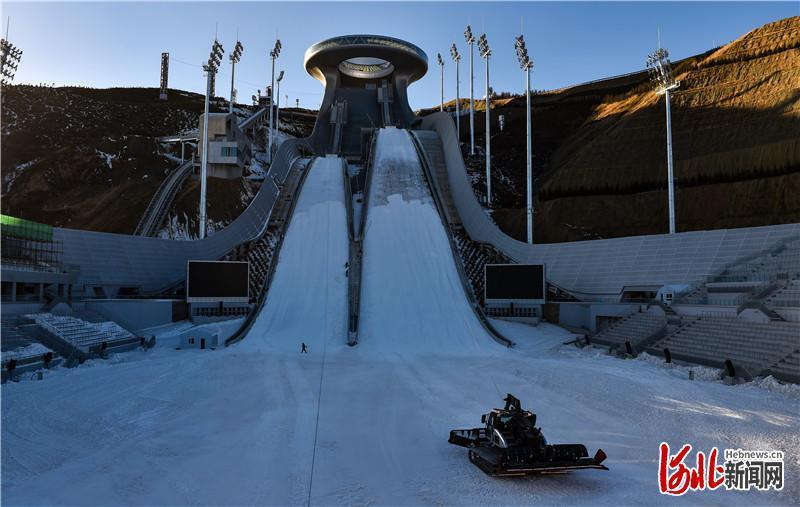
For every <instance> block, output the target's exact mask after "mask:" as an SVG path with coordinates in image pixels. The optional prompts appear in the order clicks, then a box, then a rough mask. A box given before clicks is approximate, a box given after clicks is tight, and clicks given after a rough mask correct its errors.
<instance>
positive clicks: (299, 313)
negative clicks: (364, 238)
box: [242, 157, 348, 353]
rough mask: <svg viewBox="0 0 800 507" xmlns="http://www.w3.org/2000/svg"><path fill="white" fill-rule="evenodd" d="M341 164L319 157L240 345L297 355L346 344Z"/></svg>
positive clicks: (345, 249)
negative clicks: (264, 298)
mask: <svg viewBox="0 0 800 507" xmlns="http://www.w3.org/2000/svg"><path fill="white" fill-rule="evenodd" d="M344 199H345V197H344V180H343V176H342V161H341V160H340V159H339V158H335V157H327V158H318V159H316V161H315V162H314V166H313V167H312V168H311V169H310V173H309V175H308V177H307V178H306V182H305V184H304V185H303V190H302V193H301V194H300V198H299V200H298V202H297V205H296V206H295V210H294V215H293V216H292V219H291V223H290V224H289V229H288V231H287V233H286V238H285V239H284V243H283V246H282V248H281V254H280V259H279V260H278V265H277V270H276V272H275V277H274V278H273V280H272V285H271V286H270V290H269V293H268V295H267V301H266V305H265V306H264V309H263V310H262V311H261V314H260V315H259V316H258V319H257V320H256V322H255V324H254V325H253V327H252V329H251V330H250V333H248V335H247V338H246V339H245V340H244V342H243V344H242V347H243V348H245V349H251V348H253V347H266V348H267V349H269V350H280V351H282V352H290V353H295V352H297V351H299V350H300V343H301V342H305V343H306V344H307V345H309V346H310V347H311V348H312V349H314V350H317V351H318V350H321V349H322V347H323V345H324V344H325V343H326V340H327V341H328V342H330V343H334V344H337V345H343V344H345V343H346V342H347V338H346V336H347V278H346V276H345V263H346V262H347V258H348V236H347V212H346V210H345V205H344Z"/></svg>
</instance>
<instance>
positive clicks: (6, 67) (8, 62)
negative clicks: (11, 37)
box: [0, 39, 22, 86]
mask: <svg viewBox="0 0 800 507" xmlns="http://www.w3.org/2000/svg"><path fill="white" fill-rule="evenodd" d="M21 59H22V50H21V49H19V48H18V47H16V46H15V45H13V44H11V42H9V41H8V40H7V39H0V84H2V85H3V86H5V85H9V84H11V81H13V80H14V76H15V75H16V73H17V68H18V67H19V62H20V60H21Z"/></svg>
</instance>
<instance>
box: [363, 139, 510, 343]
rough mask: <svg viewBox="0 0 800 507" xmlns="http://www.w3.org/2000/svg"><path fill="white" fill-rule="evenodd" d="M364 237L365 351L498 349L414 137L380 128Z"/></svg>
mask: <svg viewBox="0 0 800 507" xmlns="http://www.w3.org/2000/svg"><path fill="white" fill-rule="evenodd" d="M373 170H374V173H373V174H372V186H371V188H370V194H369V210H368V211H367V223H366V229H365V238H364V264H363V271H362V277H361V279H362V289H361V301H362V302H361V323H360V331H359V343H360V345H359V348H361V349H363V351H368V352H377V353H384V352H401V353H405V354H414V353H429V352H433V353H438V354H476V353H485V352H487V351H488V350H497V348H498V345H497V344H496V343H495V342H494V341H492V339H491V337H489V336H488V335H487V333H486V331H485V330H484V329H483V327H482V326H481V324H480V322H479V321H478V320H477V318H476V317H475V314H474V312H473V310H472V308H471V307H470V306H469V304H468V302H467V298H466V295H465V294H464V289H463V286H462V284H461V280H460V279H459V276H458V272H457V271H456V267H455V264H454V260H453V257H452V254H451V251H450V245H449V243H448V238H447V233H446V231H445V229H444V226H443V225H442V221H441V219H440V218H439V215H438V212H437V210H436V205H435V204H434V202H433V198H432V197H431V194H430V190H429V189H428V186H427V183H426V182H425V178H424V176H423V173H422V168H421V166H420V162H419V159H418V157H417V153H416V151H415V149H414V145H413V144H412V141H411V138H410V135H409V134H408V132H406V131H405V130H398V129H395V128H391V127H390V128H386V129H382V130H380V132H379V134H378V142H377V147H376V151H375V163H374V169H373Z"/></svg>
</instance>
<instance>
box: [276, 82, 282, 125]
mask: <svg viewBox="0 0 800 507" xmlns="http://www.w3.org/2000/svg"><path fill="white" fill-rule="evenodd" d="M275 81H276V82H277V83H278V88H277V89H276V90H275V96H276V97H277V98H278V100H277V101H276V102H275V130H276V131H278V130H280V128H281V127H280V125H281V81H283V71H280V72H279V73H278V79H276V80H275Z"/></svg>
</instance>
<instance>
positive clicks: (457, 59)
mask: <svg viewBox="0 0 800 507" xmlns="http://www.w3.org/2000/svg"><path fill="white" fill-rule="evenodd" d="M450 56H452V57H453V61H455V62H456V139H457V140H458V147H459V150H460V149H461V91H460V88H459V67H460V64H461V55H460V54H458V48H456V43H455V42H454V43H453V45H452V46H451V47H450Z"/></svg>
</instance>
